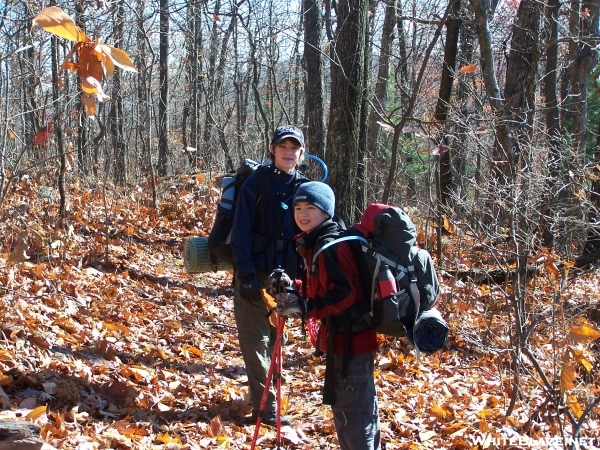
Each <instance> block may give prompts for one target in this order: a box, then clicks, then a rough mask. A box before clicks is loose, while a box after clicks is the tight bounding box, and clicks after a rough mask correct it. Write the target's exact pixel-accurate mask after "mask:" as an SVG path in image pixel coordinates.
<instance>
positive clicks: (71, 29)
mask: <svg viewBox="0 0 600 450" xmlns="http://www.w3.org/2000/svg"><path fill="white" fill-rule="evenodd" d="M35 25H38V26H40V27H41V28H43V29H44V30H46V31H47V32H48V33H52V34H55V35H56V36H60V37H62V38H65V39H67V40H69V41H73V42H84V41H87V40H88V37H87V36H86V35H85V33H84V32H83V31H81V29H80V28H79V27H78V26H77V25H75V21H74V20H73V19H71V17H70V16H69V15H68V14H66V13H65V12H64V11H63V10H62V9H60V8H59V7H57V6H49V7H48V8H46V9H44V10H43V11H42V12H40V13H39V14H38V15H37V16H35V17H34V18H33V20H32V21H31V27H32V28H33V27H34V26H35Z"/></svg>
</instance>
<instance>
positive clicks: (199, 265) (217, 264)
mask: <svg viewBox="0 0 600 450" xmlns="http://www.w3.org/2000/svg"><path fill="white" fill-rule="evenodd" d="M183 264H184V266H185V270H186V271H187V272H188V273H206V272H217V271H219V270H232V269H233V266H232V265H231V264H229V263H226V262H224V261H221V260H218V259H216V258H214V257H211V254H210V250H209V249H208V236H202V237H193V238H189V239H186V240H185V242H184V244H183Z"/></svg>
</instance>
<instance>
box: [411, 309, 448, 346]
mask: <svg viewBox="0 0 600 450" xmlns="http://www.w3.org/2000/svg"><path fill="white" fill-rule="evenodd" d="M406 337H407V338H408V340H409V341H410V343H411V344H412V345H413V346H414V345H415V343H416V345H417V346H418V347H419V350H420V351H422V352H425V353H435V352H436V351H438V350H441V349H442V348H443V347H444V345H445V344H446V340H447V339H448V324H447V323H446V321H445V320H444V318H443V317H442V314H441V313H440V312H439V311H438V309H437V308H431V309H429V310H427V311H423V312H422V313H421V314H420V315H419V318H418V319H417V321H416V322H415V324H414V326H413V327H412V328H408V329H407V330H406Z"/></svg>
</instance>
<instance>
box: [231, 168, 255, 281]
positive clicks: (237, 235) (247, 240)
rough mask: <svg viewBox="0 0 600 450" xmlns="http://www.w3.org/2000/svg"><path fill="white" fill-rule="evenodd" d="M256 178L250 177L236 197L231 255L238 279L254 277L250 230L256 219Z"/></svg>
mask: <svg viewBox="0 0 600 450" xmlns="http://www.w3.org/2000/svg"><path fill="white" fill-rule="evenodd" d="M257 195H258V176H257V174H256V173H254V174H252V175H250V176H249V177H248V178H247V179H246V181H245V182H244V184H243V185H242V188H241V191H240V193H239V195H238V199H237V204H236V206H235V215H234V218H233V227H232V229H231V253H232V255H233V260H234V262H235V268H236V271H237V274H238V276H239V277H240V278H245V277H249V276H253V275H256V269H255V268H254V260H253V257H252V228H253V226H254V221H255V217H256V196H257Z"/></svg>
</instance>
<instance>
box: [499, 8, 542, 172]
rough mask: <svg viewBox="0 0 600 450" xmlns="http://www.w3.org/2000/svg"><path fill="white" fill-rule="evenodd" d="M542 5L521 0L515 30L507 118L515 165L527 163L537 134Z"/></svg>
mask: <svg viewBox="0 0 600 450" xmlns="http://www.w3.org/2000/svg"><path fill="white" fill-rule="evenodd" d="M540 18H541V3H540V2H538V1H536V0H521V3H520V4H519V10H518V12H517V20H516V23H515V25H514V27H513V33H512V40H511V43H510V53H509V57H508V63H507V67H506V84H505V86H504V119H505V120H507V121H508V128H509V133H510V136H511V138H510V141H511V144H512V147H511V149H510V150H511V151H510V153H509V156H510V160H511V164H517V163H518V161H517V160H518V159H520V160H521V161H523V160H527V159H528V158H527V157H526V155H524V154H522V152H528V151H529V145H528V144H529V143H530V142H531V137H532V134H533V116H534V113H535V91H536V79H537V74H538V62H539V59H540V54H539V48H540V46H539V27H540Z"/></svg>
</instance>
